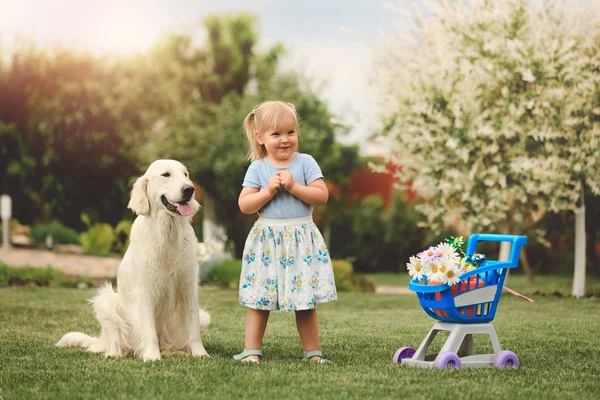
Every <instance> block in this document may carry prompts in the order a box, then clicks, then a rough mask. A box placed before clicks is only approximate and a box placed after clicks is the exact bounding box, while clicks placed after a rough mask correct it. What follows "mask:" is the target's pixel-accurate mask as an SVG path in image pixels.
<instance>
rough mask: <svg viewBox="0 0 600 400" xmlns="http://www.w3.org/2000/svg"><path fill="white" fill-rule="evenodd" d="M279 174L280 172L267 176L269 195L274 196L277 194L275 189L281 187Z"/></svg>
mask: <svg viewBox="0 0 600 400" xmlns="http://www.w3.org/2000/svg"><path fill="white" fill-rule="evenodd" d="M280 174H281V172H278V173H276V174H275V175H273V176H272V177H270V178H269V183H268V186H267V191H268V192H269V194H270V195H271V197H273V196H275V195H276V194H277V190H279V188H280V187H281V178H280V177H279V175H280Z"/></svg>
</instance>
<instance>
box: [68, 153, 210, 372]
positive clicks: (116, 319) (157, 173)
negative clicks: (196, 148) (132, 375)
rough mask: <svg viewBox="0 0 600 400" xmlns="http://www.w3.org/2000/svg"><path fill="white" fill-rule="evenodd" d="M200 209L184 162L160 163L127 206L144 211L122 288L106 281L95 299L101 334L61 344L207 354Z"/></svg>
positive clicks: (152, 355)
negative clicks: (196, 225)
mask: <svg viewBox="0 0 600 400" xmlns="http://www.w3.org/2000/svg"><path fill="white" fill-rule="evenodd" d="M199 207H200V205H199V204H198V202H197V201H196V200H195V199H194V186H193V185H192V181H191V180H190V178H189V176H188V172H187V170H186V168H185V167H184V166H183V165H182V164H181V163H180V162H178V161H173V160H157V161H155V162H153V163H152V164H151V165H150V167H148V170H147V171H146V173H145V174H144V175H143V176H142V177H140V178H138V179H137V181H136V182H135V184H134V185H133V190H132V191H131V200H130V202H129V205H128V208H130V209H132V210H133V211H134V212H135V213H136V214H138V217H137V218H136V219H135V222H134V223H133V227H132V228H131V240H130V244H129V248H128V249H127V252H126V253H125V256H124V257H123V261H122V262H121V265H120V266H119V270H118V273H117V282H118V291H117V292H116V293H115V291H114V290H113V288H112V285H111V284H110V283H107V284H106V285H104V286H103V287H102V288H100V289H99V291H98V295H97V296H96V297H94V298H93V299H92V300H91V301H90V302H91V303H92V305H93V309H94V312H95V314H96V318H97V319H98V321H99V322H100V325H101V328H102V331H101V333H100V337H90V336H88V335H86V334H83V333H79V332H70V333H67V334H66V335H64V336H63V337H62V338H61V339H60V340H59V341H58V343H57V344H56V345H57V346H59V347H66V346H75V347H85V348H87V349H88V350H89V351H92V352H96V353H103V354H104V355H105V356H107V357H120V356H123V355H126V354H128V353H131V352H133V353H134V354H135V355H137V356H139V357H141V358H142V359H143V360H144V361H150V360H158V359H160V357H161V352H163V353H167V352H176V351H186V352H188V353H191V354H192V355H193V356H207V355H208V354H207V353H206V350H205V349H204V346H203V345H202V340H201V338H200V332H201V331H204V330H206V328H207V327H208V324H209V323H210V315H209V314H208V313H207V312H206V311H204V310H201V309H200V308H199V306H198V260H197V256H196V252H197V247H198V246H197V239H196V235H195V234H194V230H193V229H192V226H191V224H190V222H191V218H192V216H193V215H194V214H195V213H196V211H198V208H199Z"/></svg>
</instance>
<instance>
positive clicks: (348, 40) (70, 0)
mask: <svg viewBox="0 0 600 400" xmlns="http://www.w3.org/2000/svg"><path fill="white" fill-rule="evenodd" d="M392 2H394V0H392ZM395 3H396V4H398V2H397V1H395ZM402 3H408V4H410V3H412V1H408V0H405V1H403V2H402ZM226 12H229V13H238V12H247V13H251V14H254V15H256V16H257V17H258V28H259V35H260V36H259V38H260V39H259V48H260V47H263V48H267V47H268V46H270V45H272V44H274V43H276V42H282V43H283V44H284V45H285V46H286V48H287V49H288V50H289V56H288V57H287V58H286V59H285V60H284V62H283V68H291V69H297V70H300V71H303V72H304V73H306V74H307V75H308V76H309V77H310V78H311V79H312V80H313V82H314V85H315V87H316V88H321V90H322V96H323V98H324V99H325V100H326V101H327V102H328V104H329V105H330V110H331V111H332V112H333V113H334V114H335V115H336V116H337V117H339V118H341V119H342V120H344V121H346V122H347V123H349V124H351V126H352V127H353V128H352V131H351V133H350V134H349V135H348V136H346V137H341V138H338V139H339V140H341V141H343V142H346V143H359V144H361V147H362V149H363V152H365V153H369V150H368V145H367V144H366V138H367V137H368V136H369V135H370V133H371V132H372V130H373V129H374V128H375V125H376V118H375V115H374V111H373V109H372V104H373V99H372V95H370V94H369V93H370V86H369V77H370V74H371V60H372V50H373V46H377V45H378V43H380V42H379V40H378V37H379V34H380V32H385V33H388V34H389V33H393V32H394V29H395V25H396V24H399V23H400V24H401V21H399V19H400V17H399V16H398V15H397V14H394V13H393V12H392V11H390V10H389V9H387V8H385V7H384V1H383V0H320V1H318V0H303V1H298V0H279V1H277V0H220V1H219V0H213V1H208V0H169V1H164V0H102V1H96V0H53V1H50V0H0V48H2V49H9V50H10V49H11V48H14V46H15V45H16V43H18V42H19V40H21V39H25V40H33V41H34V42H35V43H37V44H38V45H40V46H54V45H61V46H66V47H71V48H75V49H81V50H88V51H91V52H93V53H98V54H100V53H103V52H124V53H127V52H140V51H144V50H147V49H148V48H149V47H150V46H151V45H152V44H153V43H154V42H155V41H156V40H157V39H158V38H159V37H160V36H161V35H163V34H164V33H166V32H187V33H191V32H193V29H194V28H197V27H198V26H200V22H199V21H201V20H202V18H203V17H204V16H206V15H208V14H211V13H226Z"/></svg>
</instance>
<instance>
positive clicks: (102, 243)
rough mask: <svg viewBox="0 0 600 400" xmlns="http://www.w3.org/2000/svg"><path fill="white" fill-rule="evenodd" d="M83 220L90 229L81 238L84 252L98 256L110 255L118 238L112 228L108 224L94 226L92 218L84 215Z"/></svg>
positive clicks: (82, 215)
mask: <svg viewBox="0 0 600 400" xmlns="http://www.w3.org/2000/svg"><path fill="white" fill-rule="evenodd" d="M81 220H82V221H83V222H84V223H85V225H86V226H87V227H88V230H87V232H83V233H82V234H81V236H80V240H81V246H82V247H83V252H84V253H85V254H90V255H96V256H107V255H110V254H111V250H112V248H113V243H114V242H115V240H116V237H117V235H116V234H115V231H114V230H113V228H112V226H110V225H109V224H106V223H96V224H93V225H92V222H91V220H90V218H89V217H88V216H87V215H86V214H84V213H82V214H81Z"/></svg>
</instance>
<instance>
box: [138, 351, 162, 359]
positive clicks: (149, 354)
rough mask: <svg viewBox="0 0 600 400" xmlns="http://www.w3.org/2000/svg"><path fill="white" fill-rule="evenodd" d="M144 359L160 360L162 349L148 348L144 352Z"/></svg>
mask: <svg viewBox="0 0 600 400" xmlns="http://www.w3.org/2000/svg"><path fill="white" fill-rule="evenodd" d="M142 360H144V361H145V362H147V361H156V360H160V351H159V350H158V349H148V350H146V351H144V353H142Z"/></svg>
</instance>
